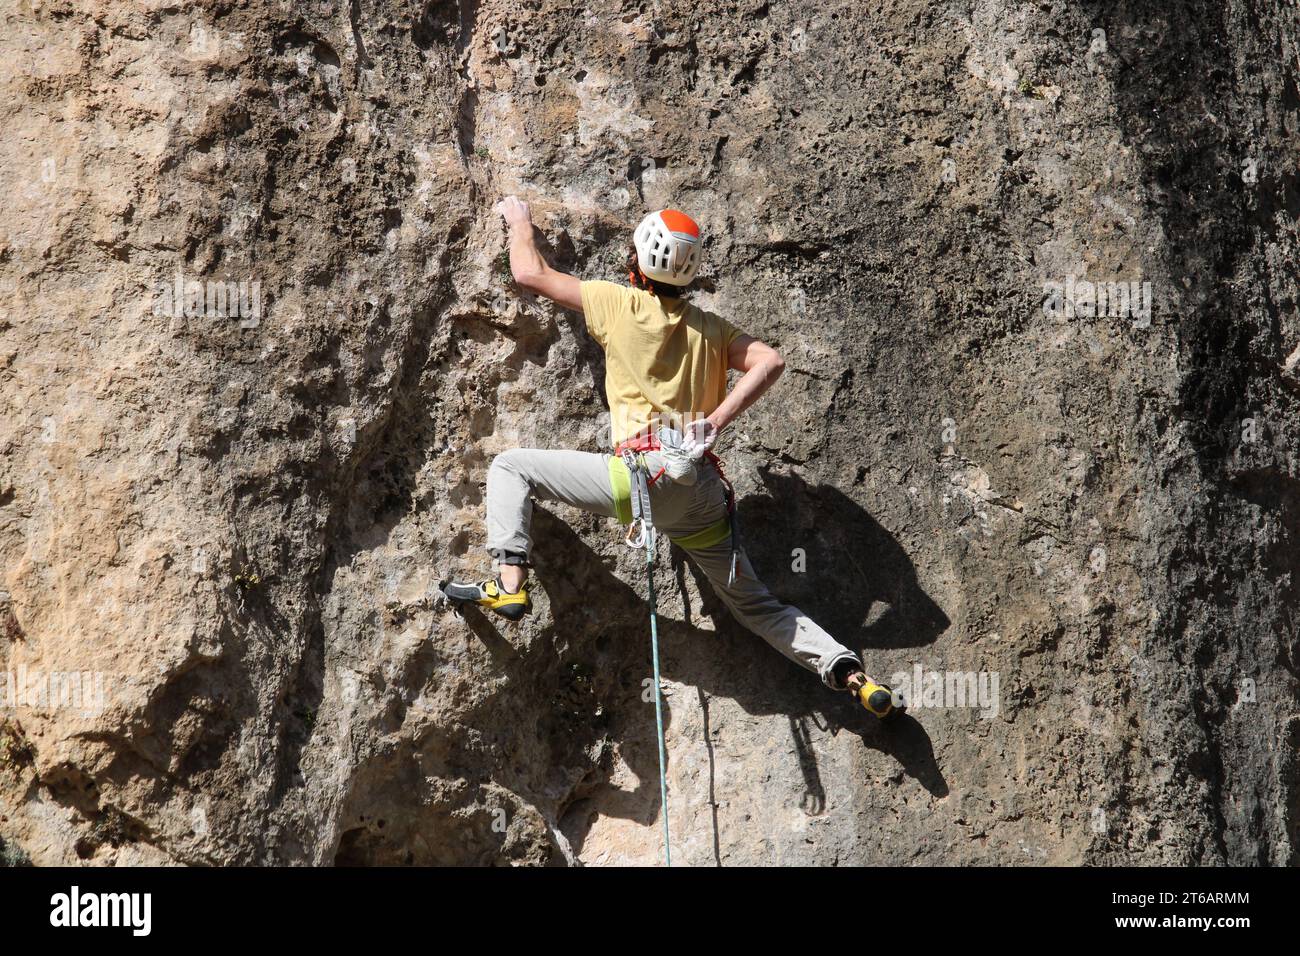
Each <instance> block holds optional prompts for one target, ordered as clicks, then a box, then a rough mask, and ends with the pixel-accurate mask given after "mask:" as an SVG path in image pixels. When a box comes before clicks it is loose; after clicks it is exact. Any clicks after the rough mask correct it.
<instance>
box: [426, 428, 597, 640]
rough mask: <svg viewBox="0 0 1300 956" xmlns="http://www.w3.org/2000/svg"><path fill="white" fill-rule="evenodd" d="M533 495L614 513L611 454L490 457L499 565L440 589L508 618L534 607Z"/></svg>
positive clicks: (491, 521)
mask: <svg viewBox="0 0 1300 956" xmlns="http://www.w3.org/2000/svg"><path fill="white" fill-rule="evenodd" d="M534 498H537V499H540V500H543V501H558V502H561V503H563V504H566V505H573V506H574V507H575V508H581V509H582V510H584V511H591V512H594V513H595V514H600V515H607V516H611V517H612V516H613V515H614V493H613V490H612V489H611V487H610V483H609V456H608V455H597V454H592V453H590V452H581V451H562V450H550V449H536V448H515V449H512V450H511V451H507V452H503V453H502V454H500V455H497V456H496V458H494V459H492V465H491V467H490V468H488V478H487V548H488V551H489V552H490V553H491V554H492V556H493V557H494V558H495V559H496V561H497V563H498V565H499V566H500V567H499V570H498V573H497V576H496V578H495V579H489V580H486V581H481V582H474V583H463V582H454V581H444V582H442V584H441V589H442V592H443V594H445V595H446V596H447V597H448V598H449V599H450V600H452V601H454V602H456V603H460V604H477V605H478V606H479V607H482V608H484V609H486V610H490V611H494V612H496V613H497V614H500V615H501V616H502V617H505V618H507V619H509V620H512V621H517V620H519V619H520V618H522V617H523V616H524V615H525V614H527V613H528V612H529V611H530V610H531V609H532V604H531V602H530V601H529V599H528V592H527V589H526V588H525V587H524V580H525V578H526V572H525V570H524V569H525V568H526V567H527V566H528V557H529V554H530V553H531V551H532V546H533V541H532V536H531V535H530V533H529V531H530V528H531V525H532V518H533V499H534Z"/></svg>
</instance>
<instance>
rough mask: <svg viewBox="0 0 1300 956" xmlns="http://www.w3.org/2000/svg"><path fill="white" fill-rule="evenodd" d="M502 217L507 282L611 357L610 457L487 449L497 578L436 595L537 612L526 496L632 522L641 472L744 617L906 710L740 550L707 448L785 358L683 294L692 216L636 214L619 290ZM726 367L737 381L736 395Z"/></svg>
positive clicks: (830, 680)
mask: <svg viewBox="0 0 1300 956" xmlns="http://www.w3.org/2000/svg"><path fill="white" fill-rule="evenodd" d="M496 211H497V212H498V213H499V214H500V215H501V216H502V217H503V218H504V219H505V221H506V224H507V227H508V230H509V244H510V270H511V272H512V273H513V275H514V280H515V282H516V283H517V284H518V285H519V286H520V287H521V288H523V289H525V290H527V291H529V292H532V293H535V294H538V295H542V296H545V297H547V298H549V299H552V300H554V301H555V302H557V303H559V304H560V305H561V306H563V307H565V308H568V309H573V310H574V311H577V312H581V313H582V314H583V316H584V317H585V319H586V326H587V329H588V331H589V332H590V334H591V336H592V337H593V338H594V339H595V340H596V342H597V343H599V344H600V346H601V347H602V348H603V349H604V350H605V393H606V397H607V399H608V401H609V411H610V421H611V425H612V443H613V445H614V446H615V450H614V454H612V455H610V454H598V453H593V452H583V451H567V450H541V449H533V448H517V449H512V450H510V451H507V452H504V453H502V454H500V455H497V456H496V457H495V458H494V459H493V461H492V465H491V467H490V468H489V469H488V477H487V549H488V551H489V552H490V554H491V555H492V557H493V558H494V559H495V561H496V563H497V575H496V577H495V578H494V579H491V580H487V581H483V582H481V583H457V582H443V584H442V590H443V593H444V594H445V595H446V597H447V598H448V599H449V600H450V601H452V602H455V603H472V604H476V605H479V606H481V607H483V608H485V609H488V610H491V611H493V612H495V613H496V614H499V615H501V616H502V617H505V618H506V619H508V620H511V621H518V620H520V619H521V618H523V617H524V615H526V614H528V613H529V612H530V610H531V608H532V604H531V602H530V600H529V597H528V590H527V588H526V587H525V582H526V577H527V570H526V569H527V568H528V567H531V564H530V562H529V552H530V549H531V547H532V539H531V538H530V536H529V527H530V524H531V518H532V500H533V499H539V500H546V501H556V502H562V503H564V504H567V505H572V506H574V507H576V508H581V509H583V510H584V511H590V512H594V513H596V514H600V515H605V516H608V517H615V518H618V519H620V521H621V523H623V524H632V523H633V515H632V508H631V503H630V498H632V497H633V495H632V491H631V486H632V481H631V479H630V476H631V474H632V469H636V468H644V469H645V470H646V473H647V475H648V476H649V477H648V480H647V481H645V482H644V483H643V484H642V485H641V486H639V487H641V488H643V489H646V490H647V491H648V497H649V512H650V515H651V520H652V524H653V527H654V528H655V529H657V530H658V531H660V532H661V533H663V534H666V535H667V536H668V538H669V539H670V540H671V541H673V542H674V543H675V544H677V545H678V546H679V547H681V548H682V549H683V550H684V551H685V552H686V554H687V555H689V557H690V559H691V560H692V561H693V562H694V563H695V564H696V565H697V566H698V567H699V568H700V569H701V570H702V571H703V572H704V574H705V575H706V576H707V577H708V579H709V582H710V584H711V585H712V587H713V589H714V590H715V591H716V592H717V594H718V596H719V597H720V598H721V599H722V601H723V603H724V604H725V605H726V606H727V608H728V609H729V610H730V611H731V613H732V614H733V615H734V616H735V617H736V619H737V620H738V621H740V623H741V624H743V625H744V626H745V627H747V628H748V629H749V630H751V631H753V632H754V633H756V634H758V635H759V636H760V637H762V638H763V639H764V640H766V641H767V642H768V643H769V644H771V645H772V646H773V647H774V648H776V649H777V650H778V651H780V652H781V653H782V654H784V655H785V656H787V657H789V658H790V659H791V660H794V661H796V662H797V663H799V664H801V665H802V666H804V667H806V668H807V669H809V670H811V671H814V672H815V673H816V674H817V675H818V676H819V677H820V678H821V680H822V682H823V683H824V684H826V686H827V687H829V688H831V689H832V690H837V691H848V692H850V693H852V694H854V695H855V696H856V697H857V698H858V700H859V701H860V702H861V703H862V705H863V706H864V707H866V709H867V710H869V711H870V712H871V713H873V714H875V715H876V716H878V717H886V716H890V715H892V714H893V713H894V712H895V711H897V710H901V709H902V702H901V700H900V699H899V698H898V697H897V695H894V694H892V693H891V692H890V690H889V688H888V687H885V686H884V685H881V684H877V683H876V682H874V681H873V680H871V679H870V678H869V677H867V675H866V673H865V671H864V670H863V667H862V662H861V661H860V660H859V658H858V656H857V655H856V654H855V653H854V652H853V651H851V650H849V649H848V648H847V647H845V646H844V645H843V644H841V643H839V642H838V641H836V640H835V638H833V637H832V636H831V635H830V634H828V633H827V632H826V631H824V630H822V628H820V627H818V626H817V624H816V623H814V622H813V621H812V620H811V619H810V618H809V617H808V616H807V615H806V614H804V613H803V612H802V611H800V610H799V609H798V608H796V607H792V606H790V605H788V604H785V603H783V602H782V601H780V600H778V599H777V598H776V597H775V596H774V595H773V594H772V593H771V592H770V591H768V589H767V588H766V587H765V586H764V585H763V583H762V582H761V581H759V579H758V578H757V576H756V575H755V574H754V569H753V568H752V566H751V565H750V563H749V559H748V558H747V557H746V555H745V553H744V550H743V549H742V548H740V547H739V544H738V535H737V528H736V526H735V521H734V515H735V502H734V496H733V495H732V493H731V486H730V483H729V482H727V481H726V478H725V477H724V475H723V473H722V471H721V468H720V467H719V466H720V462H719V461H718V459H717V457H716V455H715V454H714V453H713V451H712V448H713V446H714V445H715V444H716V442H717V439H718V436H719V435H720V434H721V433H722V432H723V430H724V429H726V428H727V426H728V425H729V424H731V422H733V421H734V420H735V419H736V417H737V416H738V415H740V414H741V413H742V412H743V411H745V409H747V408H749V407H750V406H751V405H753V404H754V402H755V401H757V400H758V398H759V397H760V396H761V395H763V393H764V392H766V391H767V390H768V389H769V388H770V387H771V386H772V384H773V383H774V382H775V381H776V380H777V378H778V377H780V375H781V372H782V371H783V370H784V367H785V363H784V361H783V360H782V358H781V356H780V355H779V354H778V353H777V351H776V350H775V349H773V348H771V347H770V346H768V345H765V344H764V343H762V342H760V341H758V339H756V338H754V337H753V336H752V335H747V334H745V333H744V332H742V331H740V330H739V329H737V328H736V327H735V326H734V325H732V324H731V323H730V322H728V321H727V320H726V319H725V318H723V317H722V316H719V315H716V314H714V313H712V312H706V311H704V310H702V309H699V308H697V307H696V306H695V305H693V304H691V303H690V302H688V301H687V300H686V298H685V295H686V293H687V292H688V291H689V290H690V287H691V285H692V283H693V282H694V280H695V276H696V272H697V270H698V268H699V263H700V245H701V236H700V230H699V227H698V226H697V225H696V223H695V221H694V220H692V219H691V218H690V217H689V216H687V215H686V214H685V213H682V212H679V211H678V210H675V209H664V210H660V211H658V212H653V213H651V214H650V215H648V216H646V217H645V218H644V219H643V220H642V221H641V223H640V225H638V226H637V228H636V230H635V232H634V234H633V240H632V243H631V246H630V248H629V251H628V278H629V280H630V283H631V284H630V286H626V285H621V284H618V283H614V282H605V281H583V280H579V279H578V278H577V277H576V276H572V275H568V274H566V273H564V272H561V271H559V270H557V269H554V268H552V267H551V266H550V265H549V264H548V263H547V262H546V260H545V259H544V258H543V257H542V255H541V253H540V252H539V251H538V249H537V245H536V243H535V242H534V238H533V222H532V216H531V213H530V211H529V208H528V204H527V203H525V202H522V201H521V200H520V199H518V198H517V197H515V196H509V197H506V198H505V199H503V200H501V201H500V202H499V203H498V204H497V206H496ZM728 369H737V370H739V371H740V372H741V373H743V374H742V375H741V377H740V378H739V380H738V381H737V382H736V385H735V387H734V388H732V389H731V390H730V391H728V390H727V370H728ZM642 532H643V533H644V525H643V527H642Z"/></svg>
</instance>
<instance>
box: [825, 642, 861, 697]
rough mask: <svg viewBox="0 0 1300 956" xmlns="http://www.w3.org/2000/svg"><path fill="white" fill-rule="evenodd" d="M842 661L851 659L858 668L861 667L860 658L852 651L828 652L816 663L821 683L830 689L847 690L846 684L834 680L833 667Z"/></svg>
mask: <svg viewBox="0 0 1300 956" xmlns="http://www.w3.org/2000/svg"><path fill="white" fill-rule="evenodd" d="M844 661H852V662H853V663H854V664H855V665H856V666H857V667H858V668H859V669H861V667H862V659H861V658H859V657H858V655H857V654H854V653H853V652H852V651H840V652H839V653H837V654H828V655H827V656H826V657H823V658H822V659H821V661H820V662H818V665H817V673H818V674H820V675H821V679H822V683H823V684H825V685H826V686H827V687H829V688H830V689H831V690H847V689H848V688H847V686H844V685H841V684H837V683H836V682H835V668H836V667H838V666H839V665H840V664H842V663H843V662H844Z"/></svg>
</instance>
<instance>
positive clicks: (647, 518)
mask: <svg viewBox="0 0 1300 956" xmlns="http://www.w3.org/2000/svg"><path fill="white" fill-rule="evenodd" d="M620 453H621V455H622V458H623V463H624V464H625V465H627V471H628V475H629V476H630V477H631V481H632V523H631V524H630V525H628V529H627V538H626V539H625V543H626V544H627V546H628V547H630V548H644V549H645V574H646V598H647V601H648V603H649V605H650V657H651V660H652V661H653V663H654V681H655V731H656V732H657V734H658V737H659V805H660V807H661V808H662V811H663V817H664V865H665V866H672V865H673V856H672V849H671V842H670V840H669V836H668V755H667V748H666V747H665V746H664V710H663V690H662V685H661V684H660V681H659V616H658V613H657V609H658V600H657V599H656V597H655V573H654V565H655V543H656V542H655V526H654V518H653V515H652V514H651V512H650V485H651V483H652V482H653V481H654V478H651V477H650V471H649V469H648V468H647V467H646V464H645V459H644V458H643V457H641V456H640V455H638V454H637V453H636V452H634V451H632V450H631V449H630V448H624V449H621V452H620ZM655 477H656V478H657V477H658V476H657V475H656V476H655ZM633 534H635V535H636V538H635V540H634V539H633Z"/></svg>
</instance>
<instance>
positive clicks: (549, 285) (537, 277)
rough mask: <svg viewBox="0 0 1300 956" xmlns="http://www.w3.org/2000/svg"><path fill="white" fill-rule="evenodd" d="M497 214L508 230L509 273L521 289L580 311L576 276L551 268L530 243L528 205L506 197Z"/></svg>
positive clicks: (579, 288) (532, 242) (530, 223)
mask: <svg viewBox="0 0 1300 956" xmlns="http://www.w3.org/2000/svg"><path fill="white" fill-rule="evenodd" d="M497 211H498V212H500V213H501V215H502V216H504V217H505V220H506V223H507V224H508V225H509V227H510V272H511V274H512V275H513V276H514V278H515V282H516V283H518V285H519V286H520V288H523V289H527V290H528V291H529V292H533V293H536V294H537V295H544V296H546V298H548V299H554V300H555V301H556V302H558V303H559V304H560V305H562V306H564V307H565V308H566V309H574V310H576V311H578V312H581V311H582V288H581V282H580V280H579V279H578V277H577V276H571V275H569V274H568V273H567V272H561V271H559V270H558V269H552V268H551V267H550V265H548V264H547V262H546V260H545V259H543V258H542V254H541V252H540V251H538V248H537V243H536V242H535V241H534V240H533V219H532V215H531V213H530V212H529V209H528V204H527V203H525V202H520V201H519V200H518V199H516V198H515V197H514V196H507V197H506V198H505V199H503V200H501V202H500V203H498V204H497Z"/></svg>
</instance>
